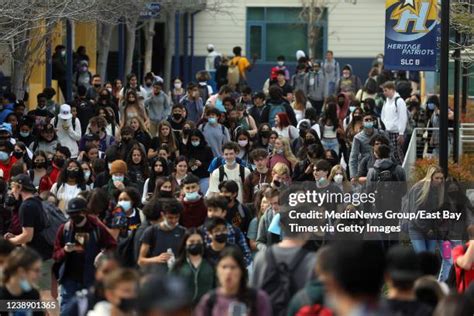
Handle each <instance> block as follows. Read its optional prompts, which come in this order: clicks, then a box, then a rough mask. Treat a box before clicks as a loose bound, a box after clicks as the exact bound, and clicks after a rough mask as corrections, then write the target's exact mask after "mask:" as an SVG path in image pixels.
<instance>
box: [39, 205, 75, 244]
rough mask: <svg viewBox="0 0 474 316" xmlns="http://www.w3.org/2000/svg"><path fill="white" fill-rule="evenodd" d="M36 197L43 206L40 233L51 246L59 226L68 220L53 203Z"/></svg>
mask: <svg viewBox="0 0 474 316" xmlns="http://www.w3.org/2000/svg"><path fill="white" fill-rule="evenodd" d="M36 199H38V201H39V202H40V203H41V206H42V208H43V223H44V228H43V229H42V230H41V231H40V235H41V236H42V237H43V239H44V240H45V242H46V243H47V244H48V246H49V247H53V246H54V241H55V240H56V234H57V232H58V230H59V226H61V225H62V224H65V223H66V222H67V221H68V220H67V218H66V216H65V215H64V213H63V212H62V211H61V210H60V209H59V208H57V207H56V206H55V205H53V204H51V203H48V202H46V201H41V199H40V198H36Z"/></svg>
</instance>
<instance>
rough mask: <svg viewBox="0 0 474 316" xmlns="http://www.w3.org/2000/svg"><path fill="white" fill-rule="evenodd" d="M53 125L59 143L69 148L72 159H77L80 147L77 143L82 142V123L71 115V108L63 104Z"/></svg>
mask: <svg viewBox="0 0 474 316" xmlns="http://www.w3.org/2000/svg"><path fill="white" fill-rule="evenodd" d="M51 124H52V125H53V126H54V128H55V129H56V135H57V137H58V141H59V142H60V143H61V145H62V146H65V147H68V148H69V150H70V151H71V157H72V158H77V156H78V154H79V147H78V145H77V142H78V141H79V140H81V136H82V130H81V122H80V121H79V119H78V118H74V117H73V116H72V114H71V106H69V105H68V104H63V105H61V107H60V111H59V114H58V116H57V117H55V118H53V120H52V122H51Z"/></svg>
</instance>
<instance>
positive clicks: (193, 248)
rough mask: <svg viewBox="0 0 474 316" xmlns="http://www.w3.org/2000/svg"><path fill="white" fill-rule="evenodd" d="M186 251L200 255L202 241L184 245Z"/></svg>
mask: <svg viewBox="0 0 474 316" xmlns="http://www.w3.org/2000/svg"><path fill="white" fill-rule="evenodd" d="M186 251H187V252H188V254H190V255H192V256H196V255H201V254H202V253H203V251H204V246H203V244H202V243H199V244H193V245H189V246H187V247H186Z"/></svg>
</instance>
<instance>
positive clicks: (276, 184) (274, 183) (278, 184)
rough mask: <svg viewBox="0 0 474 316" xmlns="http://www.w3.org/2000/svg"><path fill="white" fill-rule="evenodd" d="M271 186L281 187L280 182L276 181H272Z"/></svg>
mask: <svg viewBox="0 0 474 316" xmlns="http://www.w3.org/2000/svg"><path fill="white" fill-rule="evenodd" d="M273 185H274V186H275V187H277V188H279V187H280V186H281V182H280V181H278V180H275V181H273Z"/></svg>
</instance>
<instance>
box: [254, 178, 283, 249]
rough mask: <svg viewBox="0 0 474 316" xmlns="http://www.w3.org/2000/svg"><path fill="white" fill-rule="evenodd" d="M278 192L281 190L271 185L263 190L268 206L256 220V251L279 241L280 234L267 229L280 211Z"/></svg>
mask: <svg viewBox="0 0 474 316" xmlns="http://www.w3.org/2000/svg"><path fill="white" fill-rule="evenodd" d="M280 193H281V190H279V189H278V188H273V187H272V188H268V189H266V190H265V193H264V195H265V198H266V199H267V201H268V204H269V205H270V207H269V208H267V210H266V211H265V213H263V215H262V216H261V217H260V221H259V222H258V228H257V238H256V247H257V249H258V251H265V250H266V249H267V247H269V246H271V245H273V244H276V243H278V242H280V241H281V235H276V234H273V233H271V232H270V231H268V228H269V227H270V224H271V223H272V221H273V217H275V215H277V214H278V213H279V212H280V206H281V205H280Z"/></svg>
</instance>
